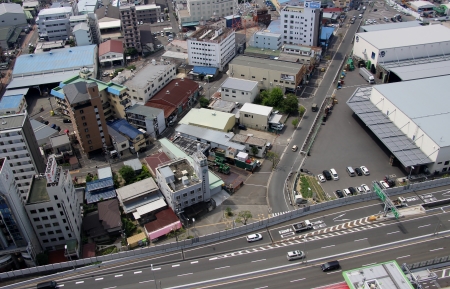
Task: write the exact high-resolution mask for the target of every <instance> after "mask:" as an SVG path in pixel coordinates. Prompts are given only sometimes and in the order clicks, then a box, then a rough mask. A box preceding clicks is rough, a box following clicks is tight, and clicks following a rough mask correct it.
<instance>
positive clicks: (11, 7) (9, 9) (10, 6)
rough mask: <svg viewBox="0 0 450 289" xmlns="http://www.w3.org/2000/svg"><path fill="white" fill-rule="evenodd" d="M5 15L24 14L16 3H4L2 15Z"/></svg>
mask: <svg viewBox="0 0 450 289" xmlns="http://www.w3.org/2000/svg"><path fill="white" fill-rule="evenodd" d="M5 13H22V14H23V13H24V12H23V9H22V6H20V5H19V4H15V3H2V4H0V15H3V14H5Z"/></svg>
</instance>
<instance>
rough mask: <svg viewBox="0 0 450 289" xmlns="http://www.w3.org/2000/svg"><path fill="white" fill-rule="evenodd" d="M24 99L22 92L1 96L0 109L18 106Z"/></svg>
mask: <svg viewBox="0 0 450 289" xmlns="http://www.w3.org/2000/svg"><path fill="white" fill-rule="evenodd" d="M23 99H24V96H23V94H17V95H8V96H5V95H4V96H2V98H1V100H0V109H10V108H17V107H19V105H20V103H21V102H22V100H23Z"/></svg>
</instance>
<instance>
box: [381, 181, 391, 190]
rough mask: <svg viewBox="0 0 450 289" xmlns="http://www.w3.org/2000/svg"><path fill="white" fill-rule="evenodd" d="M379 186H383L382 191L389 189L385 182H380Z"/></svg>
mask: <svg viewBox="0 0 450 289" xmlns="http://www.w3.org/2000/svg"><path fill="white" fill-rule="evenodd" d="M380 184H381V185H382V186H383V187H382V189H389V185H388V183H386V182H385V181H380Z"/></svg>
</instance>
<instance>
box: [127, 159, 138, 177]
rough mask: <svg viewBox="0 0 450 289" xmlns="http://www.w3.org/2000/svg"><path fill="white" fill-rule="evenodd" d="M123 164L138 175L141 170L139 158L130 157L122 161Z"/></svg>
mask: <svg viewBox="0 0 450 289" xmlns="http://www.w3.org/2000/svg"><path fill="white" fill-rule="evenodd" d="M123 165H124V166H129V167H130V168H132V169H133V170H134V173H135V174H136V175H139V174H140V173H141V171H142V164H141V161H140V160H139V159H132V160H128V161H124V162H123Z"/></svg>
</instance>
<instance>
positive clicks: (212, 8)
mask: <svg viewBox="0 0 450 289" xmlns="http://www.w3.org/2000/svg"><path fill="white" fill-rule="evenodd" d="M233 5H234V1H233V0H209V1H205V0H187V3H186V9H185V10H178V11H177V14H178V19H179V21H180V25H182V24H184V23H188V22H199V21H201V20H208V19H210V18H211V17H213V16H215V17H225V16H228V15H232V14H233Z"/></svg>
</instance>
